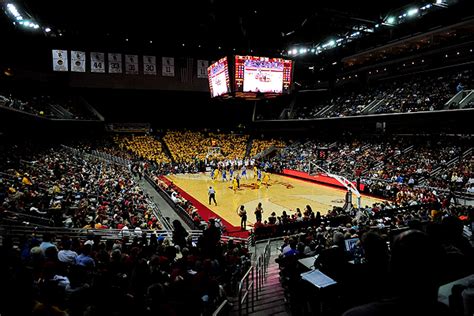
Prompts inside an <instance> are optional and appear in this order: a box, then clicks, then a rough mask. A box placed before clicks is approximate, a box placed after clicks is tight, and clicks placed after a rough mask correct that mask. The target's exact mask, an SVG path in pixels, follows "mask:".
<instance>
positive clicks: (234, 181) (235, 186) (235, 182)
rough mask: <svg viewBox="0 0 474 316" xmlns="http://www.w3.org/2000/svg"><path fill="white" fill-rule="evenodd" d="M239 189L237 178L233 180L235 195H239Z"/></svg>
mask: <svg viewBox="0 0 474 316" xmlns="http://www.w3.org/2000/svg"><path fill="white" fill-rule="evenodd" d="M237 188H238V184H237V178H234V179H233V180H232V190H234V193H237Z"/></svg>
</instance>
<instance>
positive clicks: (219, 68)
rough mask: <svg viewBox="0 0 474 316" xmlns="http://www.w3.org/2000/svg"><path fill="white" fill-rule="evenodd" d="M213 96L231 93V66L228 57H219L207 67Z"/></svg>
mask: <svg viewBox="0 0 474 316" xmlns="http://www.w3.org/2000/svg"><path fill="white" fill-rule="evenodd" d="M207 75H208V78H209V89H210V91H211V97H213V98H214V97H218V96H221V95H224V94H228V93H230V79H229V67H228V62H227V57H224V58H221V59H219V60H218V61H217V62H215V63H214V64H212V65H210V66H209V67H208V68H207Z"/></svg>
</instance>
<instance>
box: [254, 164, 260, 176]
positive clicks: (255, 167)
mask: <svg viewBox="0 0 474 316" xmlns="http://www.w3.org/2000/svg"><path fill="white" fill-rule="evenodd" d="M258 171H259V170H258V168H257V166H253V178H254V179H255V178H256V177H257V173H258Z"/></svg>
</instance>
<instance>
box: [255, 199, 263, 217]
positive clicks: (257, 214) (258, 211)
mask: <svg viewBox="0 0 474 316" xmlns="http://www.w3.org/2000/svg"><path fill="white" fill-rule="evenodd" d="M262 214H263V207H262V203H258V205H257V207H256V208H255V218H256V220H257V222H261V221H262Z"/></svg>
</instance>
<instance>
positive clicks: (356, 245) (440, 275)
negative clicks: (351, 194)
mask: <svg viewBox="0 0 474 316" xmlns="http://www.w3.org/2000/svg"><path fill="white" fill-rule="evenodd" d="M473 219H474V209H473V208H472V207H466V206H447V207H443V206H441V205H439V204H438V205H436V204H430V205H416V206H408V205H407V206H404V207H397V208H392V207H391V205H389V204H387V205H384V204H376V205H374V206H373V207H371V208H367V209H366V210H365V211H363V212H361V211H359V212H358V213H357V214H347V213H346V212H344V211H342V209H341V210H337V209H334V210H333V211H331V212H330V213H329V214H328V215H326V216H319V215H316V216H313V217H312V218H311V216H310V217H309V218H308V219H306V220H305V221H302V222H299V223H298V222H292V223H289V224H286V225H283V226H282V228H281V229H278V230H277V231H280V232H282V235H283V236H285V237H284V241H283V244H282V245H281V248H280V251H281V254H280V256H279V258H278V259H277V262H278V263H279V265H280V269H281V272H280V274H281V276H282V278H281V280H282V284H283V286H284V288H285V291H286V294H287V298H288V300H289V302H290V306H291V310H292V312H293V313H295V314H305V313H309V312H308V311H311V310H312V311H314V310H319V308H320V307H321V305H319V304H320V303H321V301H324V308H325V309H326V310H324V311H322V312H323V313H328V314H329V315H333V314H334V315H336V314H338V315H340V314H342V313H344V312H345V311H346V310H348V309H351V308H353V309H351V310H350V311H348V312H347V314H345V315H366V314H365V313H362V311H365V312H366V313H368V311H372V312H373V313H369V315H401V314H409V315H421V314H430V315H437V314H438V312H439V314H440V315H447V314H448V313H447V312H446V310H445V309H447V308H446V307H445V308H444V309H443V306H442V305H439V306H438V304H434V302H436V300H437V290H438V287H439V286H440V285H441V284H445V283H448V282H451V281H454V280H457V279H459V278H462V277H465V276H467V275H470V274H472V273H473V263H474V262H473V260H474V252H473V248H472V246H471V245H470V243H469V240H468V239H467V238H466V237H465V235H464V230H463V227H464V225H463V224H467V223H468V222H472V220H473ZM407 234H416V235H417V236H423V237H422V238H428V237H429V239H430V243H427V244H424V243H423V244H416V245H415V247H414V248H412V249H411V252H410V254H409V255H410V257H406V258H404V259H403V261H399V260H400V258H399V257H398V256H399V255H400V253H398V252H397V251H399V250H400V249H399V248H398V247H400V240H399V238H402V236H407ZM427 236H428V237H427ZM346 241H347V242H350V241H353V243H352V244H351V243H349V244H346ZM426 241H427V240H426ZM434 244H436V248H433V245H434ZM347 245H352V246H351V248H348V246H347ZM408 246H409V245H408V244H404V247H408ZM434 249H436V250H437V252H434V251H433V250H434ZM310 257H312V260H313V261H312V262H313V265H312V267H314V268H315V269H319V270H320V271H321V272H323V273H324V274H326V275H327V276H329V277H330V278H332V279H333V280H335V281H336V282H337V285H336V286H335V287H333V288H332V290H329V291H328V292H326V293H327V294H326V295H325V296H321V292H318V291H315V288H314V287H312V286H311V285H310V284H309V283H307V282H304V281H302V280H301V277H300V274H301V273H302V272H306V271H308V267H305V266H303V265H302V264H300V263H299V262H298V260H299V259H303V258H310ZM421 262H422V263H423V264H421ZM397 264H403V265H404V266H403V267H399V266H396V265H397ZM439 267H443V268H442V269H439ZM399 268H402V269H403V271H401V270H398V269H399ZM395 273H396V275H395ZM420 282H421V283H420ZM401 298H403V301H401V302H400V301H399V299H401ZM405 300H406V301H405ZM371 302H378V303H373V304H374V305H370V308H369V306H363V307H356V306H358V305H361V304H369V303H371ZM410 303H411V304H410ZM382 307H384V310H385V312H382V313H375V311H374V309H375V308H382ZM364 308H365V309H364ZM390 308H392V309H394V310H395V311H390ZM436 309H441V310H442V311H443V312H440V311H439V310H438V311H437V310H436ZM402 310H404V311H405V313H403V312H401V311H402ZM413 310H416V313H413ZM319 311H320V310H319ZM357 312H358V313H357Z"/></svg>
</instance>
